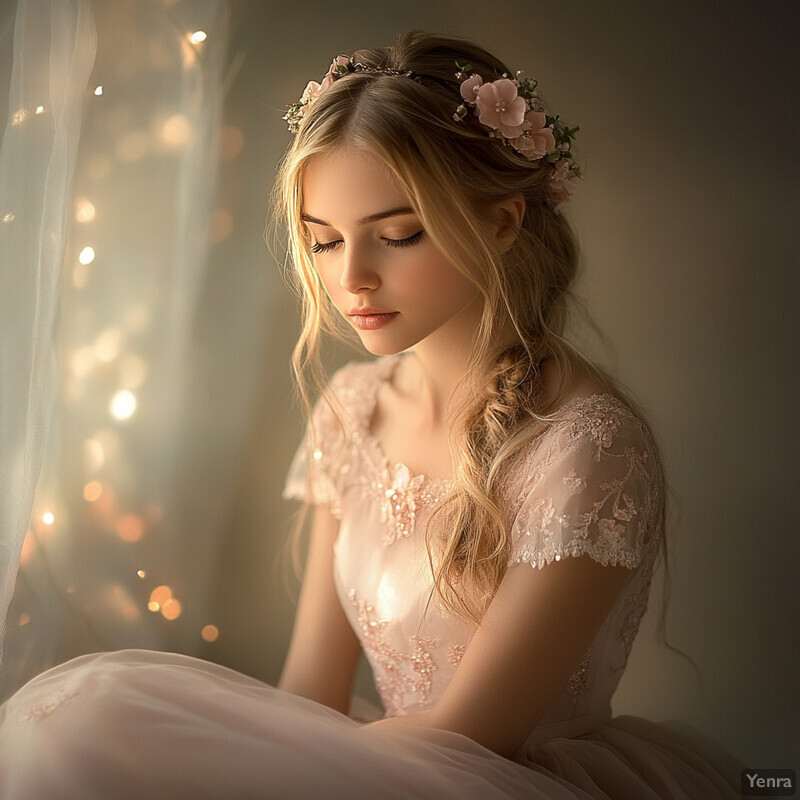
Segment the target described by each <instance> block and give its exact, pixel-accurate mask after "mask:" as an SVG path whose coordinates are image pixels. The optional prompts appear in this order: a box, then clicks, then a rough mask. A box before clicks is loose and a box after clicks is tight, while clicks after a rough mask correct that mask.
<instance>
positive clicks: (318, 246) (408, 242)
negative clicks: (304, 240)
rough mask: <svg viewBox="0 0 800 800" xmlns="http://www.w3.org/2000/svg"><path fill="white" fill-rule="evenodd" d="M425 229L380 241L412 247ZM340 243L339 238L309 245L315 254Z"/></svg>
mask: <svg viewBox="0 0 800 800" xmlns="http://www.w3.org/2000/svg"><path fill="white" fill-rule="evenodd" d="M424 232H425V231H417V233H415V234H413V235H412V236H407V237H406V238H405V239H388V238H386V237H385V236H383V237H381V239H382V241H384V242H385V243H386V246H387V247H413V246H414V245H415V244H417V243H418V242H419V240H420V239H421V238H422V234H423V233H424ZM341 243H342V240H341V239H335V240H334V241H332V242H314V244H312V245H311V252H312V253H314V254H315V255H319V254H320V253H328V252H330V251H331V250H335V249H336V248H337V247H338V246H339V245H340V244H341Z"/></svg>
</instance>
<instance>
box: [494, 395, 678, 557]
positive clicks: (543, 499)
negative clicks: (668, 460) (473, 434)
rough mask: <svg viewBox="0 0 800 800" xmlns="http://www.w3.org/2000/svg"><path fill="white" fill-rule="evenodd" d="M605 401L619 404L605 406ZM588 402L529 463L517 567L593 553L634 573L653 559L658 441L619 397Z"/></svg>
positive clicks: (514, 543) (519, 509) (514, 533)
mask: <svg viewBox="0 0 800 800" xmlns="http://www.w3.org/2000/svg"><path fill="white" fill-rule="evenodd" d="M601 397H603V398H606V397H607V398H608V399H607V401H606V403H613V405H612V406H611V407H602V403H600V401H599V400H598V399H597V398H601ZM586 401H587V403H586V404H584V405H585V406H588V407H584V408H583V409H576V411H578V410H580V411H581V413H580V414H579V415H578V416H577V417H576V418H575V419H573V420H571V421H570V422H569V423H568V424H566V425H564V426H561V428H560V429H559V430H558V431H557V432H556V433H555V434H553V435H550V434H549V433H548V434H545V436H546V437H549V439H548V441H547V442H546V443H545V444H544V445H543V446H542V447H539V448H537V449H536V452H535V453H534V454H533V457H532V458H531V459H530V460H528V461H525V460H523V463H525V467H524V469H525V472H526V475H525V476H524V477H523V480H522V482H521V485H520V491H519V493H518V496H517V498H518V499H517V502H516V503H515V506H516V509H515V512H516V513H515V514H514V517H513V523H512V525H511V550H510V556H509V559H508V562H507V563H508V565H509V566H511V565H513V564H519V563H528V564H531V566H533V567H538V568H539V569H541V568H542V567H543V566H544V565H545V564H550V563H552V562H553V561H559V560H561V559H562V558H564V557H566V556H579V555H583V554H586V555H589V556H590V557H591V558H592V559H594V560H595V561H597V562H599V563H601V564H603V565H605V566H607V565H615V564H622V565H623V566H625V567H628V568H629V569H634V568H635V567H637V566H638V565H639V564H640V562H641V561H642V559H643V558H644V557H645V555H650V554H652V550H651V548H652V546H653V545H654V543H655V542H657V539H658V533H659V531H660V527H661V524H662V507H663V503H662V498H663V491H664V488H663V475H662V471H661V467H660V463H659V459H658V453H657V451H656V448H655V445H654V443H653V440H652V437H651V435H650V433H649V431H648V430H647V428H646V427H645V426H644V424H643V423H642V422H641V421H640V420H639V419H638V418H637V417H635V416H634V415H633V414H632V413H631V412H630V411H627V407H625V406H623V405H622V404H621V403H620V402H619V401H617V400H615V399H614V398H611V397H610V396H605V395H604V396H595V398H586ZM589 401H593V402H592V403H589ZM598 403H600V405H598Z"/></svg>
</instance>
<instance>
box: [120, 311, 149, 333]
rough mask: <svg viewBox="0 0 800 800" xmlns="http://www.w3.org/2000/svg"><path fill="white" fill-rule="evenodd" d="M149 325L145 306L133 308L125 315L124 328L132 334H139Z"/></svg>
mask: <svg viewBox="0 0 800 800" xmlns="http://www.w3.org/2000/svg"><path fill="white" fill-rule="evenodd" d="M149 324H150V310H149V309H148V308H147V306H133V308H130V309H128V311H127V312H126V314H125V327H126V328H127V329H128V330H129V331H131V332H132V333H141V332H142V331H143V330H145V329H146V328H147V326H148V325H149Z"/></svg>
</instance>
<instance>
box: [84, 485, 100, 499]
mask: <svg viewBox="0 0 800 800" xmlns="http://www.w3.org/2000/svg"><path fill="white" fill-rule="evenodd" d="M101 494H103V484H102V483H100V481H89V483H87V484H86V486H84V487H83V499H84V500H86V501H88V502H89V503H94V502H96V501H97V500H99V499H100V495H101Z"/></svg>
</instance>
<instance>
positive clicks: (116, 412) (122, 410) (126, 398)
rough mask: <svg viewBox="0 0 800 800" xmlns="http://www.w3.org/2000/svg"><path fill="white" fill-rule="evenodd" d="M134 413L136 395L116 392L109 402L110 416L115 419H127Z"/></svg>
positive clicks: (125, 391)
mask: <svg viewBox="0 0 800 800" xmlns="http://www.w3.org/2000/svg"><path fill="white" fill-rule="evenodd" d="M134 411H136V395H134V394H133V392H129V391H128V390H127V389H123V390H122V391H121V392H117V393H116V394H115V395H114V397H113V398H112V400H111V416H113V417H114V418H115V419H120V420H121V419H128V418H129V417H131V416H132V415H133V412H134Z"/></svg>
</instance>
